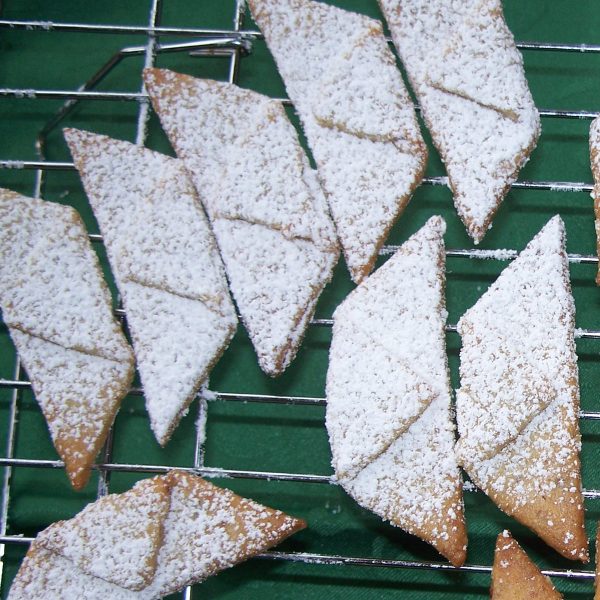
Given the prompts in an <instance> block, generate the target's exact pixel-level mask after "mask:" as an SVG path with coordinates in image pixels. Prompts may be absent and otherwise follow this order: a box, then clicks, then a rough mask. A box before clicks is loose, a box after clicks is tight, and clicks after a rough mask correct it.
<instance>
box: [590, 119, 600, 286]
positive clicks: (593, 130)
mask: <svg viewBox="0 0 600 600" xmlns="http://www.w3.org/2000/svg"><path fill="white" fill-rule="evenodd" d="M590 162H591V167H592V175H593V176H594V189H593V190H592V198H593V199H594V215H595V221H594V226H595V229H596V253H597V254H598V257H600V118H598V117H596V118H595V119H594V120H593V121H592V124H591V125H590ZM596 285H600V262H599V264H598V272H597V274H596Z"/></svg>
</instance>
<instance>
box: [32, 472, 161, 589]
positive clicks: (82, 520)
mask: <svg viewBox="0 0 600 600" xmlns="http://www.w3.org/2000/svg"><path fill="white" fill-rule="evenodd" d="M169 505H170V496H169V490H168V488H167V486H166V485H164V483H163V481H162V480H159V479H148V480H144V481H141V482H139V483H137V484H136V485H135V486H134V487H133V488H132V489H131V490H129V491H128V492H125V493H123V494H110V495H109V496H105V497H104V498H100V499H99V500H97V501H96V502H94V503H92V504H90V505H88V506H87V507H86V508H84V509H83V510H82V511H81V512H80V513H79V514H77V515H76V516H75V517H74V518H73V519H70V520H69V521H60V522H58V523H55V524H53V525H51V526H50V527H48V528H47V529H45V530H44V531H42V532H41V533H40V534H39V535H38V537H37V538H36V544H39V545H42V546H44V547H45V548H47V549H49V550H51V551H53V552H56V553H58V554H61V555H62V556H64V557H65V558H67V559H69V560H70V561H72V562H73V563H74V564H75V565H77V566H78V567H79V568H80V569H81V570H82V571H83V572H85V573H87V574H89V575H93V576H95V577H100V578H101V579H104V580H106V581H109V582H111V583H114V584H116V585H120V586H122V587H125V588H127V589H134V590H139V589H141V588H143V587H145V586H146V585H147V584H148V582H149V581H151V580H152V578H153V577H154V571H155V568H156V558H157V554H158V548H159V546H160V544H161V543H162V533H163V528H162V521H163V520H164V519H165V517H166V515H167V512H168V510H169Z"/></svg>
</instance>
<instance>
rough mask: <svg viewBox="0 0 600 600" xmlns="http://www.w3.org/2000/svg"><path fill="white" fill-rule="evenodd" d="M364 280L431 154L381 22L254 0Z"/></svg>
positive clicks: (300, 1) (347, 251) (323, 8)
mask: <svg viewBox="0 0 600 600" xmlns="http://www.w3.org/2000/svg"><path fill="white" fill-rule="evenodd" d="M249 5H250V8H251V10H252V15H253V17H254V19H255V20H256V23H257V24H258V26H259V27H260V29H261V31H262V32H263V34H264V35H265V39H266V41H267V44H268V46H269V49H270V51H271V53H272V54H273V57H274V58H275V61H276V62H277V67H278V69H279V72H280V73H281V76H282V78H283V80H284V82H285V85H286V89H287V92H288V95H289V97H290V99H291V100H292V102H293V103H294V107H295V109H296V111H297V112H298V114H299V116H300V119H301V121H302V125H303V128H304V132H305V134H306V137H307V140H308V144H309V146H310V148H311V150H312V153H313V156H314V158H315V160H316V162H317V165H318V168H319V177H320V179H321V182H322V184H323V187H324V189H325V191H326V193H327V200H328V202H329V207H330V209H331V214H332V216H333V219H334V221H335V224H336V227H337V231H338V235H339V237H340V241H341V244H342V248H343V250H344V256H345V257H346V263H347V265H348V268H349V269H350V274H351V276H352V279H353V280H354V281H355V282H356V283H359V282H360V281H361V280H362V279H363V278H364V277H365V276H366V275H368V274H369V272H370V271H371V269H372V268H373V264H374V262H375V259H376V257H377V253H378V250H379V249H380V247H381V245H382V244H383V242H384V240H385V238H386V237H387V234H388V232H389V230H390V228H391V227H392V225H393V223H394V222H395V220H396V219H397V217H398V216H399V215H400V213H402V211H403V210H404V208H405V207H406V205H407V203H408V201H409V199H410V197H411V194H412V192H413V191H414V189H415V188H416V187H417V185H418V184H419V183H420V181H421V179H422V177H423V172H424V169H425V162H426V159H427V150H426V147H425V144H424V142H423V139H422V137H421V133H420V131H419V126H418V124H417V120H416V118H415V114H414V109H413V106H412V102H411V100H410V97H409V95H408V93H407V91H406V88H405V87H404V84H403V82H402V77H401V75H400V72H399V71H398V69H397V68H396V65H395V60H394V57H393V55H392V53H391V51H390V50H389V48H388V47H387V44H386V41H385V37H384V35H383V29H382V25H381V23H380V22H379V21H375V20H373V19H370V18H368V17H366V16H363V15H359V14H357V13H353V12H350V11H346V10H342V9H340V8H337V7H334V6H329V5H327V4H324V3H322V2H313V1H311V0H250V2H249Z"/></svg>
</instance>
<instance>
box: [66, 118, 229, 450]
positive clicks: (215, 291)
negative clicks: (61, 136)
mask: <svg viewBox="0 0 600 600" xmlns="http://www.w3.org/2000/svg"><path fill="white" fill-rule="evenodd" d="M65 137H66V139H67V142H68V144H69V148H70V149H71V153H72V154H73V157H74V160H75V166H76V167H77V169H78V170H79V173H80V175H81V178H82V180H83V184H84V186H85V189H86V192H87V195H88V198H89V200H90V204H91V206H92V209H93V210H94V215H95V216H96V220H97V221H98V224H99V226H100V230H101V231H102V234H103V237H104V244H105V246H106V252H107V254H108V258H109V260H110V264H111V268H112V271H113V273H114V275H115V279H116V282H117V285H118V287H119V291H120V292H121V296H122V298H123V304H124V307H125V311H126V313H127V322H128V326H129V330H130V332H131V337H132V340H133V347H134V350H135V354H136V358H137V364H138V369H139V372H140V377H141V380H142V384H143V387H144V395H145V397H146V406H147V409H148V413H149V415H150V423H151V425H152V430H153V431H154V434H155V436H156V438H157V440H158V441H159V443H160V444H162V445H164V444H165V443H166V442H167V441H168V439H169V437H170V436H171V433H172V432H173V430H174V429H175V427H176V426H177V424H178V423H179V419H180V418H181V416H182V415H183V414H184V413H185V411H186V410H187V408H188V406H189V404H190V402H191V401H192V399H193V398H194V395H195V393H196V391H197V390H198V388H199V386H200V385H201V384H202V382H203V381H205V380H206V378H207V377H208V375H209V373H210V370H211V368H212V366H213V365H214V364H215V363H216V361H217V360H218V359H219V357H220V356H221V354H222V353H223V351H224V350H225V348H226V347H227V345H228V344H229V341H230V340H231V338H232V336H233V334H234V333H235V328H236V323H237V318H236V315H235V309H234V307H233V303H232V301H231V299H230V297H229V292H228V290H227V281H226V279H225V273H224V270H223V266H222V263H221V259H220V257H219V253H218V250H217V247H216V244H215V242H214V239H213V236H212V233H211V231H210V228H209V226H208V223H207V220H206V217H205V215H204V211H203V210H202V206H201V205H200V203H199V201H198V199H197V197H196V193H195V191H194V188H193V186H192V183H191V181H190V179H189V177H188V175H187V173H186V171H185V168H184V167H183V164H182V163H180V162H179V161H178V160H175V159H173V158H170V157H168V156H164V155H162V154H158V153H156V152H152V151H151V150H148V149H146V148H143V147H141V146H136V145H134V144H130V143H129V142H124V141H121V140H114V139H111V138H109V137H106V136H103V135H97V134H92V133H88V132H86V131H79V130H76V129H67V130H65Z"/></svg>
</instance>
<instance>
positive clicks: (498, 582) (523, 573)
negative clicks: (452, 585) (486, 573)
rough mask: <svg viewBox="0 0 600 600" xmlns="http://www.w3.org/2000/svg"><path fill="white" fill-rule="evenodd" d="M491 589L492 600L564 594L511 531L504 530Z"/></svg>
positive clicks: (543, 599) (551, 599) (549, 598)
mask: <svg viewBox="0 0 600 600" xmlns="http://www.w3.org/2000/svg"><path fill="white" fill-rule="evenodd" d="M490 593H491V598H492V600H535V599H539V600H561V598H562V596H561V594H559V593H558V592H557V591H556V588H555V587H554V586H553V585H552V582H551V581H550V579H549V578H548V577H546V576H545V575H542V573H541V572H540V570H539V569H538V567H537V566H536V565H535V564H534V563H532V562H531V560H530V559H529V557H528V556H527V554H525V552H524V551H523V549H522V548H521V546H519V544H518V543H517V542H516V541H515V540H514V539H513V537H512V536H511V535H510V533H509V532H508V531H503V532H502V533H501V534H500V535H498V539H497V540H496V550H495V552H494V566H493V568H492V587H491V590H490Z"/></svg>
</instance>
